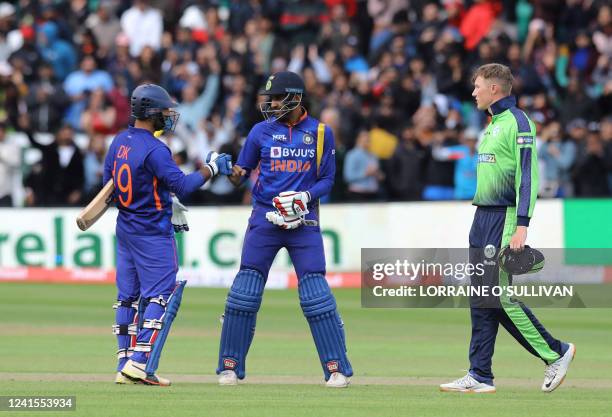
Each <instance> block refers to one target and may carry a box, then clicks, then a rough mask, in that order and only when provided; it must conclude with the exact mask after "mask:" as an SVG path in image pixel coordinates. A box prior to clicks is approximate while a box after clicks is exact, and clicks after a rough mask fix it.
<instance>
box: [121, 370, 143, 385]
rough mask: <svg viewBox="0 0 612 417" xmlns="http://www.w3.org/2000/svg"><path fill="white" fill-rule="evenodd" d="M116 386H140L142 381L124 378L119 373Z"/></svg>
mask: <svg viewBox="0 0 612 417" xmlns="http://www.w3.org/2000/svg"><path fill="white" fill-rule="evenodd" d="M115 384H120V385H137V384H140V381H133V380H131V379H130V378H128V377H126V376H123V374H122V373H121V372H117V375H115Z"/></svg>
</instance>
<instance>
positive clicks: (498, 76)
mask: <svg viewBox="0 0 612 417" xmlns="http://www.w3.org/2000/svg"><path fill="white" fill-rule="evenodd" d="M477 77H482V78H484V79H485V80H491V79H495V80H497V81H498V82H499V85H500V86H501V88H502V91H503V92H504V93H506V94H509V93H510V90H512V83H513V82H514V77H513V76H512V71H510V68H508V67H507V66H505V65H502V64H495V63H493V64H485V65H481V66H480V67H478V69H477V70H476V72H474V76H473V77H472V83H474V81H476V78H477Z"/></svg>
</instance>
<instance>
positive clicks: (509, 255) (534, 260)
mask: <svg viewBox="0 0 612 417" xmlns="http://www.w3.org/2000/svg"><path fill="white" fill-rule="evenodd" d="M499 267H500V268H501V269H502V270H504V271H505V272H507V273H508V274H511V275H523V274H531V273H534V272H538V271H540V270H541V269H542V268H544V255H543V254H542V252H540V251H539V250H537V249H533V248H531V247H529V246H527V245H526V246H525V247H524V248H523V249H522V250H520V251H513V250H512V249H510V246H506V247H504V248H502V250H501V251H499Z"/></svg>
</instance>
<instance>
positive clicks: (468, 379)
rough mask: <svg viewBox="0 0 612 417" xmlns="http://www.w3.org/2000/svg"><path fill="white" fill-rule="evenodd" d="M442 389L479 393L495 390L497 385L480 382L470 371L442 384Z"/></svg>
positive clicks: (443, 390) (490, 392)
mask: <svg viewBox="0 0 612 417" xmlns="http://www.w3.org/2000/svg"><path fill="white" fill-rule="evenodd" d="M440 391H442V392H477V393H489V394H493V393H494V392H495V386H494V385H489V384H485V383H484V382H478V381H476V380H475V379H474V377H472V375H470V374H469V373H468V374H467V375H466V376H464V377H463V378H459V379H458V380H456V381H453V382H449V383H448V384H442V385H440Z"/></svg>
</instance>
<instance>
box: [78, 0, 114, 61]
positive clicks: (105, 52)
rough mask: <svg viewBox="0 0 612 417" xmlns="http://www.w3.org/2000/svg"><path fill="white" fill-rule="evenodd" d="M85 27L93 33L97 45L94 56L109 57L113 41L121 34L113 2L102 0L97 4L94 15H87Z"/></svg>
mask: <svg viewBox="0 0 612 417" xmlns="http://www.w3.org/2000/svg"><path fill="white" fill-rule="evenodd" d="M85 26H86V27H87V28H88V29H90V30H91V31H92V32H93V35H94V36H95V38H96V42H97V43H98V47H99V50H98V51H97V52H96V55H97V56H99V57H107V56H109V55H110V53H111V50H112V48H113V46H114V45H115V39H117V35H119V33H120V32H121V24H120V23H119V19H117V16H116V15H115V14H114V7H113V2H112V1H110V0H102V1H100V2H99V3H98V10H97V11H96V13H92V14H90V15H89V17H88V18H87V20H86V21H85Z"/></svg>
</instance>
